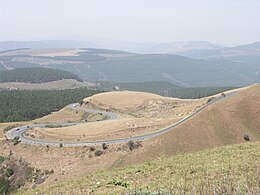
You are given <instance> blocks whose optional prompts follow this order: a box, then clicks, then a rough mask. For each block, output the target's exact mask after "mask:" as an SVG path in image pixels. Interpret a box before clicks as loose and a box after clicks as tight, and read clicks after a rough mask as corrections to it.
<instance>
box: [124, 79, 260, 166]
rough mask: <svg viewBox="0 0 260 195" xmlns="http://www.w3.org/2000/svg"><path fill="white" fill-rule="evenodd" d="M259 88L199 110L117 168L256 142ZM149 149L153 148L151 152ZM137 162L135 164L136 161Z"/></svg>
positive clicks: (259, 126) (259, 137) (259, 136)
mask: <svg viewBox="0 0 260 195" xmlns="http://www.w3.org/2000/svg"><path fill="white" fill-rule="evenodd" d="M259 113H260V85H259V84H258V85H253V86H251V87H250V88H248V89H244V90H242V91H241V92H240V93H239V94H238V95H236V96H234V97H230V98H229V99H227V100H223V101H221V102H218V103H216V104H213V105H212V106H210V107H208V108H206V109H205V110H203V111H202V112H201V113H200V114H199V115H197V116H196V117H194V118H192V119H190V120H188V121H187V122H186V123H184V124H182V125H180V126H179V127H177V128H176V129H175V130H174V131H170V132H168V133H166V134H164V135H162V136H160V137H157V138H153V139H151V140H148V141H147V142H145V143H146V144H145V145H144V147H143V148H142V152H139V153H136V154H135V155H129V156H128V157H127V158H125V159H124V160H122V161H121V164H129V163H131V162H136V161H140V162H143V161H147V160H151V159H154V158H157V157H158V155H163V156H171V155H174V154H176V153H180V152H195V151H200V150H203V149H209V148H214V147H218V146H223V145H230V144H236V143H242V142H244V139H243V136H244V135H245V134H248V135H249V136H250V139H251V140H252V141H260V131H259V130H260V122H259V121H260V115H259ZM151 148H153V149H152V150H151ZM137 159H138V160H137Z"/></svg>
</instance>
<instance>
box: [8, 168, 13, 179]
mask: <svg viewBox="0 0 260 195" xmlns="http://www.w3.org/2000/svg"><path fill="white" fill-rule="evenodd" d="M13 174H14V171H13V170H12V169H10V168H7V169H6V176H7V177H10V176H12V175H13Z"/></svg>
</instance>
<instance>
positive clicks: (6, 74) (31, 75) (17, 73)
mask: <svg viewBox="0 0 260 195" xmlns="http://www.w3.org/2000/svg"><path fill="white" fill-rule="evenodd" d="M62 79H75V80H77V81H82V80H81V79H80V78H79V77H78V76H77V75H75V74H73V73H70V72H67V71H62V70H55V69H50V68H17V69H13V70H8V71H0V83H5V82H27V83H46V82H50V81H57V80H62Z"/></svg>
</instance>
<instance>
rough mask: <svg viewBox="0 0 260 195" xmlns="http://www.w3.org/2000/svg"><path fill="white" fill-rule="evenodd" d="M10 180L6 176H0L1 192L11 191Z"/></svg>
mask: <svg viewBox="0 0 260 195" xmlns="http://www.w3.org/2000/svg"><path fill="white" fill-rule="evenodd" d="M9 187H10V185H9V181H8V179H6V178H4V177H0V194H7V192H8V191H9Z"/></svg>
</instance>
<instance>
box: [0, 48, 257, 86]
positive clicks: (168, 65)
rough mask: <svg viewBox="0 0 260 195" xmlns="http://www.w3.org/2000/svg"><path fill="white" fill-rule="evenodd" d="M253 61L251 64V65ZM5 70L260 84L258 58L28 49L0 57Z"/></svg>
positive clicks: (121, 80) (117, 80) (137, 79)
mask: <svg viewBox="0 0 260 195" xmlns="http://www.w3.org/2000/svg"><path fill="white" fill-rule="evenodd" d="M252 61H254V63H252ZM0 62H1V63H2V64H4V65H5V69H12V68H24V67H46V68H54V69H59V70H66V71H70V72H73V73H74V74H77V75H78V76H79V77H81V78H82V79H83V80H92V81H111V82H114V83H130V82H147V81H164V82H165V81H166V82H170V83H172V84H174V85H177V86H181V87H219V86H235V87H236V86H245V85H251V84H254V83H257V82H260V81H259V78H260V77H259V76H258V73H257V72H258V71H259V66H258V64H259V59H257V58H256V59H254V60H253V59H244V60H243V61H242V62H241V61H239V60H233V59H230V58H224V59H222V58H220V59H219V58H218V59H214V60H199V59H191V58H187V57H183V56H178V55H171V54H135V53H130V52H124V51H116V50H105V49H89V48H85V49H53V48H52V49H37V50H36V49H35V50H33V49H30V50H21V51H9V52H4V53H1V54H0Z"/></svg>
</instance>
